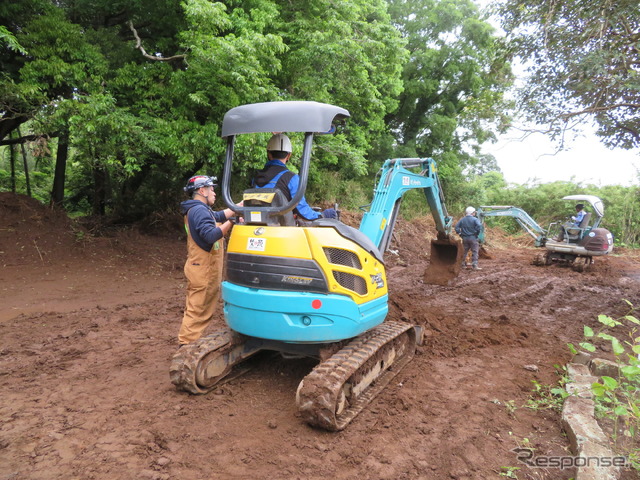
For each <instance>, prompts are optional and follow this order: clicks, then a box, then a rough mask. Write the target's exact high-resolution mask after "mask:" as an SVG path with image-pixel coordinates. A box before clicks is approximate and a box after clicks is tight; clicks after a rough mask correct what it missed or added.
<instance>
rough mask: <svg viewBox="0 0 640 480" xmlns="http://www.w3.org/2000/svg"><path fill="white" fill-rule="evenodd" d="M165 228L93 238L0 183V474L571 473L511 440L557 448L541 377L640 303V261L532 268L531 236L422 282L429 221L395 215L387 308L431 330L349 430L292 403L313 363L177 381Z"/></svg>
mask: <svg viewBox="0 0 640 480" xmlns="http://www.w3.org/2000/svg"><path fill="white" fill-rule="evenodd" d="M174 227H175V226H174V225H172V226H171V228H168V229H166V230H165V233H163V234H161V235H158V234H156V235H153V236H150V235H147V234H143V233H140V232H139V231H137V230H136V231H131V230H130V231H128V232H124V233H123V232H121V233H119V234H114V235H112V236H110V237H104V238H99V239H95V238H92V237H91V236H89V235H86V234H85V233H84V231H82V230H79V229H78V227H76V226H74V225H73V224H72V223H71V222H69V221H68V220H67V219H66V218H65V217H64V216H61V215H58V214H56V213H55V212H52V211H50V210H47V209H46V208H44V207H42V206H40V205H39V204H37V203H36V202H34V201H32V200H30V199H28V198H25V197H15V196H13V195H9V194H0V263H1V264H2V270H1V271H0V285H1V286H0V338H1V343H0V418H2V423H1V424H0V479H20V480H22V479H29V480H37V479H47V480H51V479H65V480H68V479H110V480H111V479H132V478H139V479H158V480H161V479H180V480H191V479H193V480H196V479H227V478H229V479H234V478H271V479H290V478H294V479H298V478H299V479H316V478H317V479H320V478H336V479H351V478H372V479H394V480H396V479H405V478H406V479H414V478H420V479H448V478H452V479H489V478H504V477H499V473H500V472H506V469H503V467H519V468H520V470H518V471H517V475H518V478H520V479H524V478H526V479H554V480H561V479H569V478H571V477H572V476H574V475H575V472H574V471H572V470H551V469H549V470H547V469H530V468H528V467H527V466H526V465H524V464H522V463H519V462H518V460H517V458H516V455H515V453H514V452H512V449H514V448H516V447H518V446H531V447H533V448H535V454H536V455H539V456H540V455H567V442H566V439H565V437H564V436H563V434H562V432H561V430H560V427H559V417H558V414H557V412H555V411H553V410H550V409H543V408H539V409H529V408H523V405H524V404H525V403H526V401H527V400H528V399H529V398H530V397H531V395H532V392H533V390H534V384H533V383H532V382H533V381H535V382H538V383H539V384H540V385H550V384H555V383H556V382H557V381H558V376H557V374H556V373H555V368H554V365H563V364H564V363H566V362H567V361H568V360H569V358H570V356H569V354H568V351H567V348H566V342H568V341H574V342H575V341H576V340H577V339H578V338H579V336H580V334H581V332H582V326H583V325H584V324H589V325H594V323H595V318H596V316H597V315H598V314H601V313H605V314H612V315H615V314H620V313H622V312H623V302H622V301H621V300H622V299H627V300H629V301H631V302H633V303H634V304H637V305H640V288H639V286H640V260H639V259H638V258H637V257H631V256H629V255H626V256H615V255H614V256H610V257H607V258H604V259H602V260H597V264H596V268H595V269H594V270H593V271H592V272H589V273H584V274H578V273H576V272H573V271H572V270H570V269H567V268H560V267H557V266H551V267H546V268H543V267H535V266H532V265H530V264H529V261H530V259H531V257H533V255H534V253H535V252H536V250H535V249H533V248H530V247H523V246H519V245H515V244H513V243H511V244H508V243H506V242H505V241H503V242H501V244H500V245H497V244H494V246H493V247H492V248H491V249H490V252H491V254H492V258H491V259H485V260H483V261H482V266H483V267H484V270H482V271H480V272H475V271H463V272H461V275H460V276H459V277H458V279H457V280H456V281H455V282H454V283H453V284H452V285H451V286H437V285H426V284H424V283H423V282H422V274H423V272H424V269H425V267H426V265H427V264H428V256H427V254H428V245H429V239H430V238H433V236H434V235H433V228H432V227H431V225H430V222H429V221H427V220H424V221H420V222H414V223H411V224H409V223H406V222H400V223H399V225H398V226H397V228H396V233H395V241H394V244H393V245H392V249H393V250H397V252H398V253H397V254H394V253H387V257H386V258H387V268H388V277H389V284H390V292H391V295H390V296H391V304H390V309H391V314H390V318H394V319H398V320H403V321H407V322H412V323H417V324H420V325H424V327H425V329H426V332H427V341H426V344H425V345H424V346H423V347H421V348H420V351H419V352H418V355H417V356H416V358H415V359H414V361H413V362H411V363H410V364H409V365H408V366H407V367H406V368H405V369H404V370H403V371H402V372H401V373H400V374H399V376H398V377H396V379H395V381H394V382H392V383H391V385H390V386H389V388H387V390H386V391H385V392H384V393H383V394H382V395H381V396H379V397H378V398H377V399H376V400H375V401H374V402H373V403H372V404H371V405H370V407H369V408H368V409H367V410H366V411H365V412H364V413H362V414H361V415H360V416H359V417H358V418H356V420H355V421H354V422H353V423H352V424H351V425H350V426H349V427H348V428H347V429H346V430H345V431H343V432H340V433H327V432H324V431H319V430H315V429H312V428H310V427H308V426H307V425H306V424H304V423H302V422H301V420H300V418H299V417H298V415H297V412H296V408H295V390H296V387H297V385H298V383H299V382H300V380H301V379H302V378H303V377H304V375H306V373H308V371H309V370H310V369H311V368H312V367H313V362H311V361H306V360H284V359H281V358H277V357H276V358H269V357H267V358H264V360H263V361H262V362H260V363H259V364H258V365H257V366H256V368H254V369H253V370H252V371H250V372H249V373H247V374H246V375H245V376H243V377H240V378H238V379H235V380H233V381H231V382H230V383H228V384H226V385H225V386H223V387H222V388H220V389H219V390H217V391H216V392H213V393H210V394H208V395H205V396H191V395H188V394H184V393H179V392H176V391H175V390H174V388H173V386H172V385H171V383H170V382H169V375H168V368H169V362H170V359H171V357H172V355H173V353H174V351H175V349H176V338H175V336H176V333H177V329H178V326H179V322H180V319H181V312H182V304H183V301H184V277H183V274H182V265H183V262H184V258H185V245H184V238H183V236H182V235H181V234H180V232H179V227H176V228H174ZM157 230H158V229H157V228H156V231H157ZM221 325H222V319H221V318H220V319H218V326H221ZM532 365H535V366H536V367H537V371H534V370H535V368H532V367H531V366H532ZM525 366H526V367H527V368H525ZM625 475H633V474H631V473H630V472H627V473H626V474H625ZM627 478H633V477H632V476H628V477H627Z"/></svg>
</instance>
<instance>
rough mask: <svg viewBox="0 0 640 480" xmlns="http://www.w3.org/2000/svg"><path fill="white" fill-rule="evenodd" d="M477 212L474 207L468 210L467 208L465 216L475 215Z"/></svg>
mask: <svg viewBox="0 0 640 480" xmlns="http://www.w3.org/2000/svg"><path fill="white" fill-rule="evenodd" d="M475 211H476V209H475V208H473V207H467V208H465V210H464V214H465V215H473V214H474V212H475Z"/></svg>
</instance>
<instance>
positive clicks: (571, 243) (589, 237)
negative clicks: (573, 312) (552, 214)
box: [478, 195, 613, 272]
mask: <svg viewBox="0 0 640 480" xmlns="http://www.w3.org/2000/svg"><path fill="white" fill-rule="evenodd" d="M562 199H563V200H573V201H576V202H586V203H588V204H589V205H590V206H591V210H592V212H587V214H586V215H585V216H584V218H583V219H582V221H581V222H580V224H579V225H571V224H570V223H562V222H552V223H551V224H550V225H549V228H548V229H547V230H545V229H544V228H542V227H541V226H540V225H538V224H537V223H536V222H535V220H534V219H533V218H531V216H530V215H529V214H528V213H527V212H525V211H524V210H522V209H521V208H518V207H514V206H505V205H485V206H482V207H480V208H478V219H479V220H480V221H481V222H482V223H483V224H484V222H485V219H486V218H487V217H511V218H513V219H515V220H516V222H518V224H519V225H520V226H521V227H522V229H523V230H525V231H526V232H527V233H528V234H529V235H530V236H531V237H532V238H533V240H534V244H535V246H536V247H542V248H544V249H545V250H546V251H545V252H544V253H539V254H537V255H536V256H535V257H534V259H533V264H534V265H551V264H552V263H562V264H568V265H571V267H572V268H573V269H574V270H576V271H578V272H582V271H585V270H586V269H588V268H589V267H590V266H591V265H592V264H593V257H597V256H602V255H607V254H609V253H611V251H612V250H613V235H612V234H611V232H609V230H607V229H605V228H601V227H600V223H601V222H602V218H603V217H604V203H603V202H602V200H601V199H600V198H598V197H596V196H595V195H568V196H566V197H563V198H562ZM561 229H564V232H562V234H561ZM484 241H485V238H484V229H483V232H482V234H481V236H480V242H481V243H484Z"/></svg>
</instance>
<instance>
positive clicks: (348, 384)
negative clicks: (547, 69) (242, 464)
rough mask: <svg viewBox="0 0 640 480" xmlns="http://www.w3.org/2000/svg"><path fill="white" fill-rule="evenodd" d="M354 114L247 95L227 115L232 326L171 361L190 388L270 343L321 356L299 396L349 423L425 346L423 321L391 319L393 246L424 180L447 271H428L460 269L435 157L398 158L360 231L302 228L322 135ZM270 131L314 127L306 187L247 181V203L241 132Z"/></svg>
mask: <svg viewBox="0 0 640 480" xmlns="http://www.w3.org/2000/svg"><path fill="white" fill-rule="evenodd" d="M348 117H349V112H348V111H347V110H345V109H343V108H340V107H336V106H333V105H328V104H322V103H317V102H299V101H283V102H273V103H259V104H251V105H243V106H240V107H236V108H233V109H231V110H230V111H229V112H227V114H226V115H225V118H224V121H223V125H222V136H223V137H224V138H226V139H227V152H226V158H225V166H224V174H223V182H222V195H223V199H224V201H225V203H226V204H227V206H228V207H229V208H231V209H233V210H234V211H235V212H236V215H237V216H238V217H243V218H244V222H245V223H244V224H241V223H238V224H236V225H235V226H234V227H233V230H232V233H231V235H230V238H229V242H228V247H227V257H226V275H225V280H224V282H223V284H222V299H223V302H224V308H223V311H224V318H225V321H226V324H227V326H228V328H227V329H224V330H221V331H218V332H214V333H212V334H210V335H207V336H205V337H203V338H201V339H200V340H198V341H196V342H194V343H192V344H189V345H186V346H184V347H182V348H181V349H180V350H178V352H177V353H176V354H175V356H174V358H173V360H172V363H171V367H170V376H171V381H172V383H173V384H175V385H176V387H177V388H178V389H180V390H185V391H188V392H190V393H206V392H208V391H210V390H211V389H213V388H215V386H216V385H217V384H219V382H221V381H222V380H224V379H225V378H227V377H228V376H229V375H233V374H234V372H235V370H236V369H238V368H241V366H242V362H243V361H244V360H246V359H247V358H249V357H251V356H253V355H254V354H255V353H257V352H259V351H264V350H267V351H275V352H279V353H281V354H282V355H283V356H285V357H287V358H290V357H312V358H314V359H317V360H318V361H319V363H318V365H317V366H316V367H315V368H314V369H313V370H312V371H311V372H310V373H309V374H308V375H307V376H305V377H304V379H303V380H302V382H301V383H300V385H299V387H298V390H297V393H296V402H297V406H298V408H299V411H300V412H301V415H302V417H303V419H304V420H305V421H306V422H308V423H309V424H311V425H314V426H317V427H321V428H324V429H327V430H330V431H337V430H341V429H343V428H344V427H345V426H346V425H347V424H348V423H349V422H350V421H351V420H352V419H353V418H354V417H355V416H356V415H357V414H358V413H359V412H360V411H362V409H363V408H364V407H365V406H366V405H367V404H368V403H369V402H370V401H371V400H372V399H373V398H374V397H375V395H376V394H378V393H379V392H380V391H381V390H382V389H383V388H384V387H385V385H387V383H388V382H389V381H390V380H391V378H393V377H394V376H395V375H396V374H397V373H398V372H399V371H400V369H401V368H402V367H403V366H404V365H405V364H406V363H408V362H409V361H410V360H411V358H412V357H413V356H414V354H415V351H416V347H417V345H420V344H421V342H422V336H423V335H422V328H421V327H419V326H413V325H410V324H407V323H403V322H397V321H392V320H387V319H386V317H387V313H388V305H387V303H388V296H389V294H388V290H387V278H386V273H385V268H384V258H383V254H384V252H385V250H386V249H387V247H388V245H389V243H390V241H391V234H392V232H393V228H394V224H395V221H396V218H397V215H398V211H399V207H400V202H401V199H402V195H403V194H404V193H405V192H406V191H407V190H410V189H422V190H423V192H424V194H425V197H426V200H427V203H428V205H429V207H430V209H431V212H432V214H433V216H434V219H435V221H436V228H437V231H438V238H437V239H435V240H433V241H432V248H431V265H432V267H433V270H434V271H435V272H436V274H435V275H434V274H429V273H428V272H427V273H426V274H425V279H426V280H427V281H429V279H430V278H431V277H434V276H435V277H437V280H438V283H446V280H444V279H443V278H442V277H446V278H447V279H449V280H450V279H452V278H454V277H455V276H456V275H457V274H458V272H459V269H460V260H461V248H460V242H459V240H452V239H451V237H450V234H451V228H452V223H453V218H452V217H450V216H449V215H448V214H447V211H446V207H445V205H444V199H443V195H442V189H441V187H440V182H439V180H438V176H437V169H436V164H435V162H434V161H433V160H432V159H418V158H411V159H392V160H387V161H386V162H385V163H384V165H383V166H382V168H381V170H380V173H379V178H378V180H377V183H376V187H375V190H374V197H373V201H372V203H371V205H370V206H369V209H368V211H366V212H365V214H364V215H363V218H362V221H361V224H360V228H359V229H356V228H353V227H350V226H348V225H345V224H344V223H342V222H340V221H339V220H336V219H325V218H321V219H318V220H315V221H313V222H311V223H310V224H309V223H305V224H303V225H304V226H296V219H295V218H294V215H293V209H294V208H295V206H296V205H297V203H298V201H299V200H300V199H301V198H302V196H303V195H304V192H305V189H306V185H307V178H308V172H309V163H310V160H311V149H312V142H313V136H314V134H319V133H324V134H326V133H332V132H333V131H335V125H334V122H340V121H343V120H345V119H346V118H348ZM260 132H304V147H303V152H302V159H301V165H300V171H299V176H300V187H299V190H298V192H297V193H296V195H295V196H294V197H293V198H292V199H291V200H290V201H288V200H287V199H286V198H285V197H284V195H283V194H282V192H281V191H279V190H277V189H265V188H262V189H250V190H246V191H245V192H244V194H243V206H237V205H236V203H235V202H234V201H233V200H232V199H231V196H230V177H231V168H232V163H233V158H234V143H235V138H236V136H237V135H239V134H246V133H260ZM409 168H418V169H420V171H419V172H412V171H410V170H408V169H409ZM430 269H431V268H430ZM430 269H428V270H430Z"/></svg>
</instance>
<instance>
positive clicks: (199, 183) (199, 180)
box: [184, 175, 218, 195]
mask: <svg viewBox="0 0 640 480" xmlns="http://www.w3.org/2000/svg"><path fill="white" fill-rule="evenodd" d="M217 181H218V179H217V178H216V177H208V176H206V175H196V176H194V177H191V178H190V179H189V180H188V181H187V186H186V187H184V191H185V192H187V193H188V194H189V195H192V194H193V192H195V191H196V190H198V189H199V188H202V187H216V186H217V185H216V182H217Z"/></svg>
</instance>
